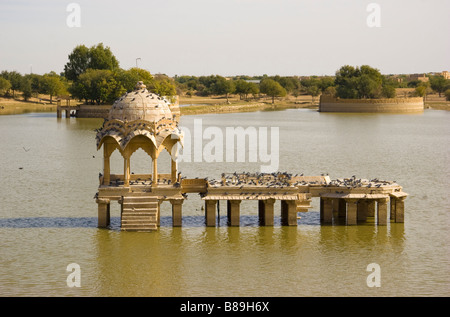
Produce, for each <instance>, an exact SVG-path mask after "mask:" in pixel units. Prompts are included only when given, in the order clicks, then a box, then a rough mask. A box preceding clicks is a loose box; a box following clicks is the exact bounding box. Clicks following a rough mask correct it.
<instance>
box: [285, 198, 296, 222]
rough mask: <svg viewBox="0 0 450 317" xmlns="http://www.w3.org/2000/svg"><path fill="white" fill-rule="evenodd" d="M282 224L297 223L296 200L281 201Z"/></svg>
mask: <svg viewBox="0 0 450 317" xmlns="http://www.w3.org/2000/svg"><path fill="white" fill-rule="evenodd" d="M281 224H282V225H283V226H296V225H297V204H296V201H295V200H282V201H281Z"/></svg>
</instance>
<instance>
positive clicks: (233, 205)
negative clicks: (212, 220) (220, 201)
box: [227, 200, 241, 226]
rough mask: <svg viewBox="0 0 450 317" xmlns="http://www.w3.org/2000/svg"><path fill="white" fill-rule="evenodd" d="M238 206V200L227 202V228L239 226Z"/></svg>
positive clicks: (239, 202)
mask: <svg viewBox="0 0 450 317" xmlns="http://www.w3.org/2000/svg"><path fill="white" fill-rule="evenodd" d="M240 204H241V201H240V200H227V217H228V225H229V226H239V223H240V210H239V209H240Z"/></svg>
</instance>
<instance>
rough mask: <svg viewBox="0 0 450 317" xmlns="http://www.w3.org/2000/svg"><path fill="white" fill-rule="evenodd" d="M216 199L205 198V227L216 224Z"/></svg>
mask: <svg viewBox="0 0 450 317" xmlns="http://www.w3.org/2000/svg"><path fill="white" fill-rule="evenodd" d="M216 203H217V200H205V224H206V226H207V227H215V226H216Z"/></svg>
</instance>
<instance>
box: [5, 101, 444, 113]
mask: <svg viewBox="0 0 450 317" xmlns="http://www.w3.org/2000/svg"><path fill="white" fill-rule="evenodd" d="M180 104H181V105H183V106H180V113H181V115H183V116H185V115H199V114H220V113H239V112H256V111H280V110H286V109H312V110H318V108H319V104H318V102H314V103H313V102H312V101H311V99H310V96H308V97H307V98H298V99H295V100H292V99H291V100H278V101H276V102H275V103H274V104H272V103H271V102H268V101H264V100H254V101H244V100H239V99H237V98H230V102H229V103H227V102H226V101H225V99H224V98H210V97H194V98H180ZM56 108H57V104H56V102H54V103H53V104H50V103H39V102H36V101H28V102H26V101H21V100H17V99H7V98H2V99H0V115H15V114H24V113H31V112H56ZM424 109H432V110H446V111H450V102H441V101H426V102H425V105H424Z"/></svg>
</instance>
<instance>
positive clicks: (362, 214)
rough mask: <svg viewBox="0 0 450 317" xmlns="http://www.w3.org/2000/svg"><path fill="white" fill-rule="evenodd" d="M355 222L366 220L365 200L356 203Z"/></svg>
mask: <svg viewBox="0 0 450 317" xmlns="http://www.w3.org/2000/svg"><path fill="white" fill-rule="evenodd" d="M357 220H360V221H366V220H367V200H365V199H361V200H359V201H358V206H357Z"/></svg>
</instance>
